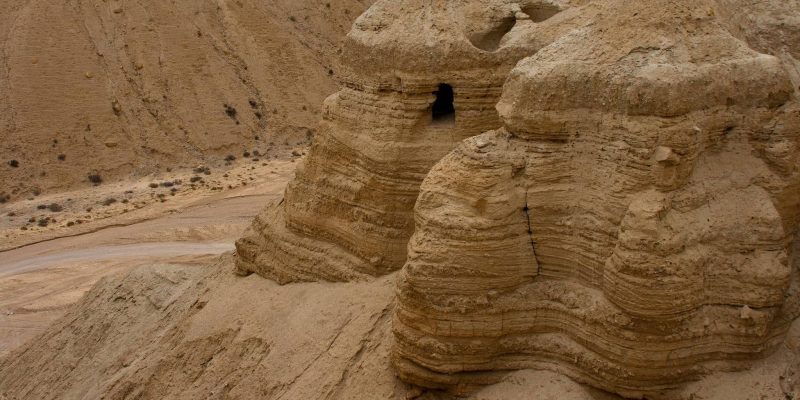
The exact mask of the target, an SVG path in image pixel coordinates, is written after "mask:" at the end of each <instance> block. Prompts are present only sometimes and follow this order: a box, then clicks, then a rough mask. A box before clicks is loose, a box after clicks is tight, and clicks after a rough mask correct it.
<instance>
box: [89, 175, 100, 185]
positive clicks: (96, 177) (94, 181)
mask: <svg viewBox="0 0 800 400" xmlns="http://www.w3.org/2000/svg"><path fill="white" fill-rule="evenodd" d="M88 179H89V182H91V183H92V185H95V186H97V185H100V184H101V183H103V178H102V177H100V175H99V174H89V176H88Z"/></svg>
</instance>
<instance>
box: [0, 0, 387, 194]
mask: <svg viewBox="0 0 800 400" xmlns="http://www.w3.org/2000/svg"><path fill="white" fill-rule="evenodd" d="M371 3H372V1H371V0H331V1H327V2H317V1H308V0H304V1H296V0H277V1H272V0H270V1H265V0H236V1H211V0H200V1H196V0H179V1H173V2H163V1H157V0H143V1H135V2H128V1H116V0H114V1H105V0H103V1H101V0H89V1H76V0H64V1H35V0H22V1H19V0H13V1H12V0H2V1H0V109H2V110H3V112H2V113H0V182H3V185H1V187H0V202H2V201H3V199H8V200H18V199H25V198H28V197H32V196H33V197H35V196H36V195H37V193H47V192H52V191H61V190H70V189H74V188H76V187H90V186H91V184H92V182H91V181H90V179H89V176H92V175H97V176H99V177H100V178H101V179H102V180H103V181H104V182H112V181H117V180H121V179H122V180H124V179H130V178H135V177H142V176H145V175H147V174H150V173H153V172H156V171H164V170H165V169H166V168H170V167H171V168H176V167H180V166H181V165H185V166H192V165H196V164H198V163H204V164H208V165H210V166H212V167H216V166H219V165H221V164H224V159H225V158H226V157H227V156H229V155H232V156H236V157H241V155H242V154H243V152H245V151H250V152H252V151H253V150H254V149H258V150H260V151H262V152H266V151H269V150H276V149H287V148H291V147H292V146H296V145H297V144H298V143H307V141H308V139H309V137H310V136H312V135H313V134H314V132H315V130H316V125H317V121H318V115H319V112H320V110H321V106H322V102H323V100H324V99H325V97H327V96H328V95H330V94H331V93H333V92H335V91H336V89H337V85H336V79H337V75H338V68H337V67H336V66H335V63H334V59H335V54H336V51H337V49H338V46H339V42H340V41H341V39H342V38H343V37H344V35H345V34H346V33H347V31H348V30H349V29H350V25H351V23H352V21H353V20H354V19H355V18H356V17H357V16H358V15H359V14H361V12H363V11H364V9H366V7H368V6H369V5H370V4H371Z"/></svg>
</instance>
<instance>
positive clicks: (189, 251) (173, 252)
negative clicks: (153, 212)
mask: <svg viewBox="0 0 800 400" xmlns="http://www.w3.org/2000/svg"><path fill="white" fill-rule="evenodd" d="M233 249H234V246H233V243H230V242H222V243H186V242H166V243H141V244H123V245H115V246H97V247H91V248H86V249H80V250H71V251H64V252H60V253H55V254H50V255H46V256H39V257H33V258H28V259H25V260H21V261H17V262H13V263H2V262H0V278H3V277H7V276H11V275H17V274H22V273H26V272H32V271H36V270H40V269H44V268H47V267H51V266H54V265H60V264H65V263H75V262H88V261H102V260H120V259H125V258H133V259H136V258H142V255H145V254H146V255H147V256H148V257H159V258H169V257H176V256H185V255H210V254H221V253H224V252H226V251H231V250H233Z"/></svg>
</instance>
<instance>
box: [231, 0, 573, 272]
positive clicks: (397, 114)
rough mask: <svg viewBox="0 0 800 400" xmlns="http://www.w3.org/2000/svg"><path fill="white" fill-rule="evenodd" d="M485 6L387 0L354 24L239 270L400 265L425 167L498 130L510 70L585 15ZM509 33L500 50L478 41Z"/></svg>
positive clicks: (248, 239) (246, 242)
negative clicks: (331, 90) (316, 119)
mask: <svg viewBox="0 0 800 400" xmlns="http://www.w3.org/2000/svg"><path fill="white" fill-rule="evenodd" d="M488 3H489V4H488V5H487V2H485V1H471V2H454V1H439V2H434V3H430V2H423V1H419V0H415V1H400V2H398V1H381V2H378V3H377V4H375V5H374V6H373V7H371V8H370V9H369V10H368V11H367V12H366V13H365V14H364V15H362V16H361V17H359V19H358V20H356V22H355V24H354V27H353V30H352V31H351V32H350V34H349V35H348V37H347V39H346V40H345V43H344V45H343V49H342V61H341V64H342V68H341V69H342V76H343V82H342V83H343V86H344V89H342V90H341V91H339V92H338V93H336V94H335V95H333V96H331V97H330V98H328V99H327V101H326V103H325V107H324V112H323V121H322V123H321V125H320V128H319V135H318V136H317V138H316V139H315V141H314V143H313V145H312V148H311V151H310V152H309V155H308V157H307V158H306V160H305V162H304V163H303V164H302V165H300V166H299V167H298V169H297V177H296V178H295V179H294V180H293V181H292V182H291V183H290V184H289V187H288V189H287V190H286V197H285V200H284V201H282V202H281V203H280V204H274V205H271V206H270V207H268V208H267V209H266V210H265V211H264V212H263V213H262V214H261V215H260V216H259V217H258V218H257V219H256V221H255V222H254V224H253V227H252V229H251V230H250V231H248V233H247V234H246V235H245V237H244V238H243V239H241V240H240V241H239V242H238V243H237V248H238V253H239V259H238V262H237V265H238V271H239V272H240V273H242V274H247V273H251V272H256V273H258V274H260V275H263V276H265V277H268V278H272V279H276V280H278V281H279V282H283V283H287V282H292V281H303V280H315V279H324V280H331V281H345V280H352V279H363V278H366V277H369V276H377V275H382V274H385V273H386V272H388V271H392V270H397V269H399V268H400V267H402V266H403V263H404V262H405V259H406V246H407V244H408V239H409V238H410V237H411V235H412V233H413V232H414V217H413V208H414V203H415V201H416V199H417V195H418V194H419V185H420V183H421V182H422V180H423V178H424V177H425V175H426V174H427V173H428V171H429V170H430V168H431V167H432V166H433V165H434V164H435V163H436V162H437V161H438V160H440V159H441V158H442V157H443V156H444V155H445V154H447V153H448V152H449V151H450V150H452V149H453V148H454V147H455V146H456V144H457V143H458V142H460V141H461V140H463V139H465V138H468V137H470V136H474V135H477V134H479V133H482V132H485V131H487V130H489V129H494V128H498V127H499V126H500V122H499V120H498V116H497V111H496V110H495V107H494V105H495V103H496V102H497V100H498V98H499V96H500V92H501V88H502V85H503V82H504V81H505V79H506V76H507V74H508V72H509V71H510V70H511V68H512V67H513V66H514V64H515V63H516V62H517V61H518V60H519V59H521V58H522V57H524V55H526V54H530V53H532V52H535V51H536V50H538V49H539V48H540V47H542V46H543V45H544V44H545V43H548V42H549V41H551V40H552V39H553V38H554V37H555V36H556V35H557V34H558V33H559V32H563V31H566V30H567V29H568V28H569V27H571V26H572V25H574V24H575V23H576V22H575V21H576V19H577V14H574V13H570V12H569V10H568V5H567V4H566V3H565V4H556V3H553V4H551V5H550V6H549V7H550V8H548V9H549V10H551V12H550V14H547V15H545V16H541V15H539V14H536V10H538V8H537V7H536V5H537V4H541V2H538V1H531V2H528V3H530V5H529V6H524V4H523V6H522V7H521V6H520V4H517V3H516V2H511V1H491V2H488ZM547 4H550V3H547ZM562 9H563V10H566V11H565V12H563V13H561V12H560V11H561V10H562ZM525 10H527V11H528V12H529V13H530V14H533V15H535V16H537V17H538V18H539V19H540V20H541V21H539V22H534V21H533V20H532V19H531V16H530V15H528V14H526V13H525V12H524V11H525ZM545 17H548V18H545ZM550 17H552V18H550ZM545 19H546V20H547V21H557V22H555V23H554V24H556V25H555V27H554V28H552V29H549V28H547V27H548V25H547V24H549V23H550V22H546V21H544V20H545ZM498 24H500V25H503V26H505V28H504V29H503V30H501V31H497V30H496V29H495V28H492V26H496V25H498ZM483 25H487V26H483ZM498 35H499V36H498ZM496 36H497V37H496ZM490 37H495V38H494V39H492V38H490ZM501 38H504V40H505V41H506V42H508V43H507V45H505V46H504V47H502V48H499V49H496V50H494V51H486V50H484V49H481V48H478V47H476V46H475V44H473V42H481V43H482V42H483V41H487V40H496V41H498V43H499V41H500V40H501ZM526 38H527V39H526ZM512 39H513V40H512Z"/></svg>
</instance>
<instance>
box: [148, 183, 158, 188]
mask: <svg viewBox="0 0 800 400" xmlns="http://www.w3.org/2000/svg"><path fill="white" fill-rule="evenodd" d="M149 186H150V187H151V188H152V189H155V188H157V187H158V184H157V183H155V182H151V183H150V185H149Z"/></svg>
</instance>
